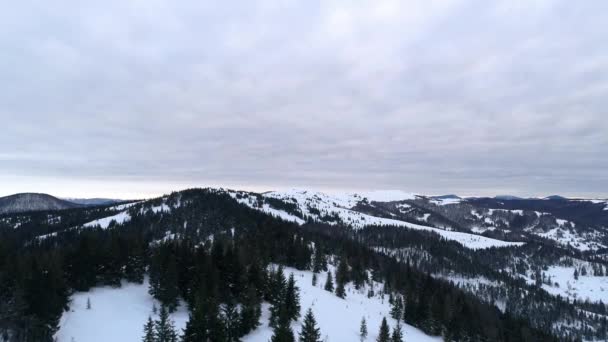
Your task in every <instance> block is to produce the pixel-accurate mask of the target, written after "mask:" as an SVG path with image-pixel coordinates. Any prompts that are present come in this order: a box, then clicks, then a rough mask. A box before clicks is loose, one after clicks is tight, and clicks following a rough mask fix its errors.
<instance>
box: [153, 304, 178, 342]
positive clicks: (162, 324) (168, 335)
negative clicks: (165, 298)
mask: <svg viewBox="0 0 608 342" xmlns="http://www.w3.org/2000/svg"><path fill="white" fill-rule="evenodd" d="M154 341H155V342H177V333H176V332H175V327H174V326H173V321H171V318H169V310H167V308H166V307H164V306H162V307H161V308H160V314H159V317H158V319H157V320H156V321H155V322H154Z"/></svg>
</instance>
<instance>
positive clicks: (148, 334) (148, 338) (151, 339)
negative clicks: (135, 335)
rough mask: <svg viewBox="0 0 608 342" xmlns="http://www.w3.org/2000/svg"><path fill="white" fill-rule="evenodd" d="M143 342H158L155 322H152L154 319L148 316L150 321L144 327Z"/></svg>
mask: <svg viewBox="0 0 608 342" xmlns="http://www.w3.org/2000/svg"><path fill="white" fill-rule="evenodd" d="M142 341H143V342H156V339H155V335H154V322H153V321H152V317H150V316H148V321H147V322H146V324H145V325H144V338H143V339H142Z"/></svg>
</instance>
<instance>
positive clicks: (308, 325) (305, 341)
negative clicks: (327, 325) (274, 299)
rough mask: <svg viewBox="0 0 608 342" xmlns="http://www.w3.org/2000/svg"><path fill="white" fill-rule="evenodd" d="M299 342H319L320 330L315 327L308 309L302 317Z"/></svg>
mask: <svg viewBox="0 0 608 342" xmlns="http://www.w3.org/2000/svg"><path fill="white" fill-rule="evenodd" d="M299 342H321V329H319V328H318V327H317V321H316V320H315V316H314V315H313V313H312V310H311V309H308V311H307V312H306V316H304V322H303V324H302V331H300V338H299Z"/></svg>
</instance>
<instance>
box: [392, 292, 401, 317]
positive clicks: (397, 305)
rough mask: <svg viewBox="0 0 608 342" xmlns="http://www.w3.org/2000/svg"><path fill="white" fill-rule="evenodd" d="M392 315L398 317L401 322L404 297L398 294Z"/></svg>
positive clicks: (394, 301)
mask: <svg viewBox="0 0 608 342" xmlns="http://www.w3.org/2000/svg"><path fill="white" fill-rule="evenodd" d="M391 317H392V318H394V319H396V320H397V322H399V321H400V320H401V318H402V317H403V299H402V298H401V296H400V295H397V297H396V298H395V299H394V300H393V305H392V308H391Z"/></svg>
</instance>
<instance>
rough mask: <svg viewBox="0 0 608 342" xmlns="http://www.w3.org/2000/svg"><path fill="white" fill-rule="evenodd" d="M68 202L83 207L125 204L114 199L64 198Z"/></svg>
mask: <svg viewBox="0 0 608 342" xmlns="http://www.w3.org/2000/svg"><path fill="white" fill-rule="evenodd" d="M63 199H64V200H66V201H69V202H72V203H76V204H81V205H108V204H114V203H119V202H123V200H119V199H112V198H72V197H68V198H63Z"/></svg>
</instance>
